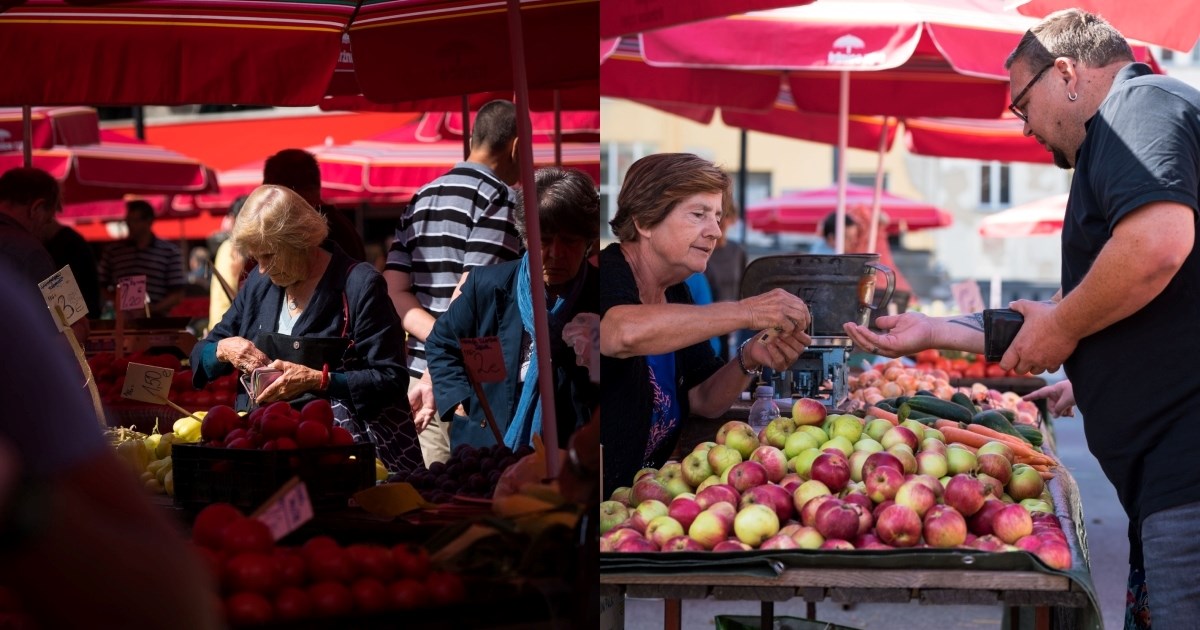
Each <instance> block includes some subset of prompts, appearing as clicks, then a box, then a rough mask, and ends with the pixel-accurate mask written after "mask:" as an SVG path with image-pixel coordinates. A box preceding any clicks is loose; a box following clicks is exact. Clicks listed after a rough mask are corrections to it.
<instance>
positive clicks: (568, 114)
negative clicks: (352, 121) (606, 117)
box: [374, 111, 600, 143]
mask: <svg viewBox="0 0 1200 630" xmlns="http://www.w3.org/2000/svg"><path fill="white" fill-rule="evenodd" d="M560 114H561V116H560V120H559V125H560V127H559V128H558V131H559V132H560V133H561V136H562V140H563V141H564V142H599V141H600V112H599V111H564V112H560ZM529 120H530V124H532V126H533V140H534V142H551V143H552V142H554V138H555V131H556V128H555V118H554V114H552V113H533V114H530V116H529ZM470 123H471V125H472V126H474V124H475V114H474V112H472V114H471V119H470ZM464 131H465V130H464V129H463V115H462V114H461V113H459V112H429V113H427V114H425V115H424V116H422V117H421V121H420V123H419V124H418V125H417V129H416V140H418V141H421V142H440V141H442V140H462V138H463V133H464ZM374 139H375V140H382V141H389V140H391V138H390V137H389V134H383V135H381V136H379V137H377V138H374ZM397 140H401V141H407V140H402V139H400V138H397Z"/></svg>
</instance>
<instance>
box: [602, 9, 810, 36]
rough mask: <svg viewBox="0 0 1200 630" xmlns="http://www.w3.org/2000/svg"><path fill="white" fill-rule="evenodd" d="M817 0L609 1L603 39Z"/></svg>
mask: <svg viewBox="0 0 1200 630" xmlns="http://www.w3.org/2000/svg"><path fill="white" fill-rule="evenodd" d="M812 1H813V0H807V2H805V1H804V0H800V1H797V0H689V1H687V2H680V1H679V0H607V1H606V2H605V3H604V6H603V7H602V8H601V9H600V37H617V36H619V35H626V34H629V33H640V32H642V31H649V30H653V29H656V28H663V27H666V26H675V25H677V24H683V23H685V22H695V21H697V20H707V19H709V18H715V17H721V16H723V15H736V14H738V13H746V12H748V11H761V10H763V9H774V8H777V7H788V6H793V5H797V4H807V3H808V2H812Z"/></svg>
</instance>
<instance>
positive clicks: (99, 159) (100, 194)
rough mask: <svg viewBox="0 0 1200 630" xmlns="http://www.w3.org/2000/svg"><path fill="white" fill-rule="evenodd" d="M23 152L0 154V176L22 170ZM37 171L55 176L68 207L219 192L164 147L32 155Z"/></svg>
mask: <svg viewBox="0 0 1200 630" xmlns="http://www.w3.org/2000/svg"><path fill="white" fill-rule="evenodd" d="M23 164H24V156H23V155H22V154H21V152H19V151H15V152H8V153H2V154H0V172H3V171H7V170H9V169H12V168H17V167H20V166H22V165H23ZM33 165H34V166H35V167H37V168H40V169H42V170H44V171H47V172H48V173H50V174H51V175H53V176H54V178H55V179H57V180H58V181H59V183H60V184H61V185H62V191H63V200H64V201H66V202H67V203H72V202H81V201H95V200H100V199H119V198H121V197H122V196H124V195H125V194H128V193H133V194H144V195H153V194H165V193H190V194H199V193H205V192H213V191H216V190H217V179H216V176H215V175H214V174H213V172H212V171H211V170H210V169H209V168H208V167H206V166H204V165H203V164H201V163H200V162H198V161H196V160H194V159H192V158H189V157H187V156H184V155H182V154H179V153H176V152H174V151H169V150H167V149H164V148H162V147H157V146H153V145H136V144H105V143H100V144H89V145H81V146H74V147H55V148H52V149H37V150H35V151H33Z"/></svg>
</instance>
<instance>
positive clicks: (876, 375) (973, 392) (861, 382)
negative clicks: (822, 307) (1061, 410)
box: [847, 359, 1037, 425]
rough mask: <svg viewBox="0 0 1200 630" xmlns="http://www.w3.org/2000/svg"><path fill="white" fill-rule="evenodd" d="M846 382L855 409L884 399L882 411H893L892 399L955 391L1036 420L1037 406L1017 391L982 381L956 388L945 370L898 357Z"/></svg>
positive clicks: (982, 405)
mask: <svg viewBox="0 0 1200 630" xmlns="http://www.w3.org/2000/svg"><path fill="white" fill-rule="evenodd" d="M847 383H848V385H849V387H850V400H851V404H852V406H854V407H856V408H861V407H864V406H871V405H875V406H876V407H877V409H878V405H877V403H879V402H880V401H885V406H884V407H883V410H884V411H889V412H891V413H895V412H898V411H899V405H898V404H896V399H898V398H900V397H911V396H915V395H917V394H918V393H924V394H926V395H927V396H932V397H935V398H940V399H942V400H947V401H948V400H951V399H953V398H954V397H955V394H959V395H960V396H964V397H965V400H970V401H971V403H972V404H975V405H977V406H978V407H980V408H981V409H998V410H999V409H1006V410H1008V411H1011V412H1012V413H1013V414H1014V418H1013V419H1012V420H1010V421H1013V422H1019V423H1021V424H1027V425H1034V424H1036V422H1037V405H1036V404H1034V403H1032V402H1030V401H1027V400H1021V396H1020V395H1019V394H1016V393H1014V392H999V391H997V390H995V389H990V388H989V387H987V386H986V385H984V384H982V383H974V384H972V385H971V387H969V388H956V387H953V386H951V385H950V376H949V375H948V374H947V373H946V372H945V371H943V370H941V369H939V368H929V367H927V366H922V365H920V364H919V365H918V367H905V366H904V365H903V364H902V363H901V362H900V361H899V360H895V359H893V360H891V361H888V362H886V363H880V364H878V365H875V366H872V367H871V369H869V370H864V371H863V372H862V373H861V374H857V375H851V376H850V377H849V378H848V379H847ZM889 406H890V407H894V408H889Z"/></svg>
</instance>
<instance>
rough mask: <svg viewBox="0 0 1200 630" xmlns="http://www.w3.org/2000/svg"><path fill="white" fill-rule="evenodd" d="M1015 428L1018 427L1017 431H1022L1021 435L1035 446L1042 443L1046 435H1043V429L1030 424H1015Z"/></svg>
mask: <svg viewBox="0 0 1200 630" xmlns="http://www.w3.org/2000/svg"><path fill="white" fill-rule="evenodd" d="M1013 428H1014V429H1016V430H1017V433H1020V434H1021V436H1022V437H1024V438H1025V439H1026V440H1027V441H1028V442H1029V443H1030V444H1032V445H1034V446H1041V445H1042V439H1043V438H1044V436H1043V435H1042V432H1041V430H1040V429H1038V428H1037V427H1035V426H1030V425H1028V424H1014V425H1013Z"/></svg>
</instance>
